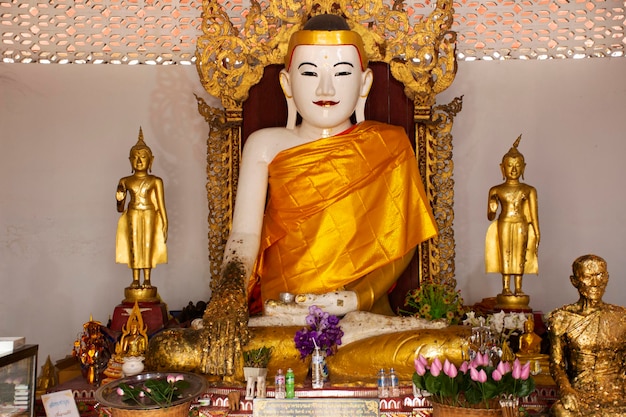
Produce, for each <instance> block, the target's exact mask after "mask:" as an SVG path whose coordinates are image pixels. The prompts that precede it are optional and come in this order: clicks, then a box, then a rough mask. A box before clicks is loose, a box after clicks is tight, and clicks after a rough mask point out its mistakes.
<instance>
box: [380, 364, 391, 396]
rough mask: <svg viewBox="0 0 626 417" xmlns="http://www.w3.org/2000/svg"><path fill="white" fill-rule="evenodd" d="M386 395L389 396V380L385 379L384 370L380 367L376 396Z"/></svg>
mask: <svg viewBox="0 0 626 417" xmlns="http://www.w3.org/2000/svg"><path fill="white" fill-rule="evenodd" d="M387 397H389V381H388V380H387V375H386V374H385V370H384V369H381V370H380V371H378V398H387Z"/></svg>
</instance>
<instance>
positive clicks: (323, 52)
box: [281, 45, 371, 129]
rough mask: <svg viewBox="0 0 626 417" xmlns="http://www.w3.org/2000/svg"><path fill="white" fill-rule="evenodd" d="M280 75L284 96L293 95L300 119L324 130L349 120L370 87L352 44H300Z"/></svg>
mask: <svg viewBox="0 0 626 417" xmlns="http://www.w3.org/2000/svg"><path fill="white" fill-rule="evenodd" d="M284 75H285V77H284V78H283V79H282V80H281V81H282V82H283V88H284V90H285V93H286V95H287V96H293V100H294V102H295V105H296V108H297V110H298V113H300V116H302V119H303V120H304V121H306V122H307V123H310V124H313V125H315V126H318V127H320V128H325V129H327V128H332V127H335V126H338V125H340V124H342V123H344V122H345V121H346V120H349V119H350V116H351V115H352V113H353V112H354V109H355V108H356V105H357V102H358V100H359V98H360V97H366V96H367V93H368V92H369V87H370V85H371V71H370V70H369V69H366V70H365V71H362V70H361V60H360V57H359V53H358V51H357V49H356V48H355V47H354V46H352V45H300V46H298V47H296V48H295V49H294V52H293V55H292V60H291V66H290V69H289V71H288V72H286V73H284Z"/></svg>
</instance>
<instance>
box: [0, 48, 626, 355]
mask: <svg viewBox="0 0 626 417" xmlns="http://www.w3.org/2000/svg"><path fill="white" fill-rule="evenodd" d="M624 74H626V59H623V58H620V59H614V60H612V59H589V60H581V61H572V60H567V61H506V62H461V63H460V64H459V72H458V76H457V79H456V80H455V82H454V84H453V86H452V87H451V88H450V89H449V90H448V91H446V92H444V93H443V94H442V96H441V98H440V100H439V102H440V103H447V102H449V101H450V100H451V99H452V98H453V97H456V96H460V95H463V96H464V106H463V107H464V108H463V110H462V112H461V113H460V114H459V115H458V116H457V118H456V120H455V126H454V131H453V133H454V136H455V138H454V161H455V173H454V178H455V182H456V185H455V193H456V197H455V211H456V215H455V222H454V227H455V232H456V242H457V243H456V252H457V256H456V271H457V280H458V283H459V288H460V289H461V291H462V294H463V296H464V297H465V299H466V301H467V302H468V303H474V302H477V301H480V300H481V299H482V298H484V297H491V296H495V295H496V294H497V293H498V292H499V290H500V288H501V283H500V282H501V281H500V278H499V276H498V275H492V274H490V275H486V274H485V273H484V272H483V270H484V267H483V245H484V234H485V231H486V229H487V226H488V221H487V218H486V201H487V191H488V189H489V187H491V186H492V185H495V184H497V183H499V182H500V181H501V176H500V171H499V167H498V164H499V162H500V159H501V157H502V155H503V154H504V153H505V152H506V151H507V150H508V149H509V148H510V146H511V145H512V143H513V141H514V140H515V138H517V136H518V135H519V134H520V133H522V134H523V139H522V142H521V145H520V150H521V152H522V153H523V154H524V155H525V157H526V162H527V171H526V181H527V182H528V183H529V184H532V185H534V186H535V187H536V188H537V190H538V193H539V216H540V223H541V231H542V242H541V246H540V252H539V256H540V259H539V268H540V273H539V276H538V277H537V276H533V275H531V276H528V277H526V279H525V281H524V290H525V291H526V292H527V293H528V294H529V295H530V297H531V306H532V307H534V308H535V309H537V310H541V311H543V312H548V311H549V310H551V309H553V308H555V307H559V306H561V305H562V304H565V303H569V302H572V301H574V300H575V298H576V293H575V291H574V289H573V288H572V287H571V285H570V284H569V280H568V276H569V274H570V266H571V263H572V261H573V260H574V258H576V257H577V256H579V255H582V254H585V253H596V254H598V255H600V256H604V257H605V258H606V259H607V261H608V263H609V270H610V273H611V282H610V284H609V288H608V294H607V296H606V299H607V300H608V301H610V302H613V303H616V304H626V300H625V299H624V295H623V294H625V290H626V282H624V277H626V263H625V262H624V260H623V259H624V256H623V254H622V252H623V248H624V246H625V245H624V240H625V239H626V237H625V236H624V235H625V233H624V232H623V230H622V229H623V225H624V224H626V218H625V217H626V213H624V211H623V210H622V207H623V206H624V205H625V202H626V197H624V196H623V195H622V193H621V190H622V179H623V177H624V174H625V169H626V168H624V165H623V163H622V162H623V159H624V155H626V149H625V147H626V144H624V142H625V141H624V140H623V139H624V136H625V134H624V128H623V125H624V122H623V118H624V115H625V114H626V112H625V110H626V101H625V100H624V98H625V97H626V77H625V76H624ZM194 93H196V94H199V95H201V96H203V97H207V95H206V93H204V92H203V90H202V87H201V85H200V83H199V81H198V76H197V74H196V71H195V68H193V67H181V66H176V67H175V66H169V67H163V66H160V67H152V66H113V65H36V64H32V65H23V64H0V144H1V147H0V190H1V191H2V194H1V195H2V197H1V198H0V284H1V285H0V288H1V293H0V317H2V318H1V319H0V335H2V336H8V335H23V336H26V339H27V342H29V343H38V344H39V345H40V350H41V354H40V360H45V358H46V356H47V355H50V356H51V358H52V360H53V361H55V360H58V359H60V358H62V357H64V356H65V355H66V354H68V353H70V352H71V348H72V343H73V341H74V339H75V338H76V335H77V333H78V332H80V331H81V330H82V324H83V323H84V322H85V321H87V320H88V319H89V316H90V315H91V314H93V317H94V319H96V320H100V321H103V322H106V320H107V319H108V317H109V315H111V314H112V313H113V309H114V307H115V306H116V305H117V304H118V303H119V302H120V301H121V300H122V298H123V289H124V287H126V286H127V285H128V284H129V283H130V280H131V273H130V270H128V268H127V267H126V266H125V265H119V264H116V263H115V258H114V256H115V228H116V223H117V219H118V213H117V211H116V210H115V198H114V194H115V188H116V185H117V181H118V179H119V178H121V177H122V176H125V175H128V174H129V173H130V164H129V162H128V159H127V158H128V151H129V149H130V147H131V146H132V145H133V144H134V143H135V142H136V140H137V133H138V129H139V126H140V125H141V126H142V127H143V132H144V136H145V139H146V142H147V144H148V145H149V146H151V148H152V150H153V152H154V155H155V162H154V166H153V172H154V174H155V175H159V176H160V177H162V178H163V180H164V182H165V197H166V206H167V208H168V214H169V219H170V232H169V241H168V244H169V245H168V248H169V258H170V262H169V264H167V265H159V266H158V267H157V268H156V269H155V270H154V273H153V283H154V284H155V285H156V286H157V287H158V288H159V293H160V294H161V296H162V297H163V299H164V300H165V301H166V302H167V303H168V306H169V308H170V309H180V308H182V307H184V306H185V305H186V304H187V303H188V302H189V301H193V302H196V301H198V300H203V299H204V300H205V299H207V298H208V296H209V289H208V281H207V277H208V250H207V227H208V226H207V216H208V210H207V203H206V192H205V188H204V187H205V154H206V146H205V140H206V136H207V133H208V128H207V126H206V124H205V122H204V120H203V119H202V117H201V116H200V115H199V114H198V111H197V106H196V101H195V98H194V96H193V94H194Z"/></svg>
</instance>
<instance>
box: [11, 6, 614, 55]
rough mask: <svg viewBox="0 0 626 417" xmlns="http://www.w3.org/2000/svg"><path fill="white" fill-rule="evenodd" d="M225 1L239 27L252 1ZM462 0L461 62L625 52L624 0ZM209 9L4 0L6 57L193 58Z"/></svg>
mask: <svg viewBox="0 0 626 417" xmlns="http://www.w3.org/2000/svg"><path fill="white" fill-rule="evenodd" d="M399 1H400V0H397V1H396V2H399ZM385 2H388V4H389V5H390V7H391V5H392V3H393V2H392V1H391V0H385ZM220 3H221V4H222V6H223V7H224V9H225V10H226V12H227V13H228V15H229V16H230V18H231V21H232V22H233V23H234V24H235V25H236V26H237V27H241V26H242V24H243V19H244V18H245V15H246V11H247V9H248V8H249V5H250V2H249V1H248V0H222V1H221V2H220ZM260 3H261V7H262V8H265V7H266V6H265V5H266V2H263V1H262V2H260ZM433 4H434V1H433V0H426V1H422V2H414V1H409V0H406V1H404V9H405V10H406V11H407V12H408V14H409V16H410V17H411V19H412V22H417V21H419V20H420V19H421V18H422V17H423V16H424V15H428V13H429V12H430V10H431V9H432V8H433ZM454 5H455V6H454V7H455V18H454V19H455V22H454V26H453V29H454V30H455V31H456V32H457V55H458V59H459V60H499V59H553V58H556V59H563V58H586V57H624V51H625V49H626V37H625V36H624V32H625V27H626V1H611V0H606V1H603V0H594V1H591V0H536V1H531V0H522V1H519V0H517V1H514V0H493V1H480V0H478V1H475V0H462V1H458V2H455V3H454ZM201 9H202V2H201V1H199V0H76V1H69V0H51V1H47V2H43V1H36V0H29V1H19V0H8V1H6V0H0V28H1V34H2V36H1V38H0V56H1V59H2V62H9V63H31V62H39V63H61V64H63V63H96V64H97V63H110V64H153V65H157V64H164V65H165V64H187V65H189V64H193V62H194V61H195V58H194V52H195V41H196V38H197V36H198V34H199V33H200V26H201V23H202V20H201V17H200V13H201Z"/></svg>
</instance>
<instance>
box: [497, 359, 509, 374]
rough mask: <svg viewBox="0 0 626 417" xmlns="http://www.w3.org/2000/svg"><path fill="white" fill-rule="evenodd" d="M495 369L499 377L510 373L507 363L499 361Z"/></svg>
mask: <svg viewBox="0 0 626 417" xmlns="http://www.w3.org/2000/svg"><path fill="white" fill-rule="evenodd" d="M496 369H497V370H498V372H500V374H501V375H504V374H506V373H508V372H511V364H510V363H508V362H502V361H500V362H499V363H498V366H497V367H496Z"/></svg>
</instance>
